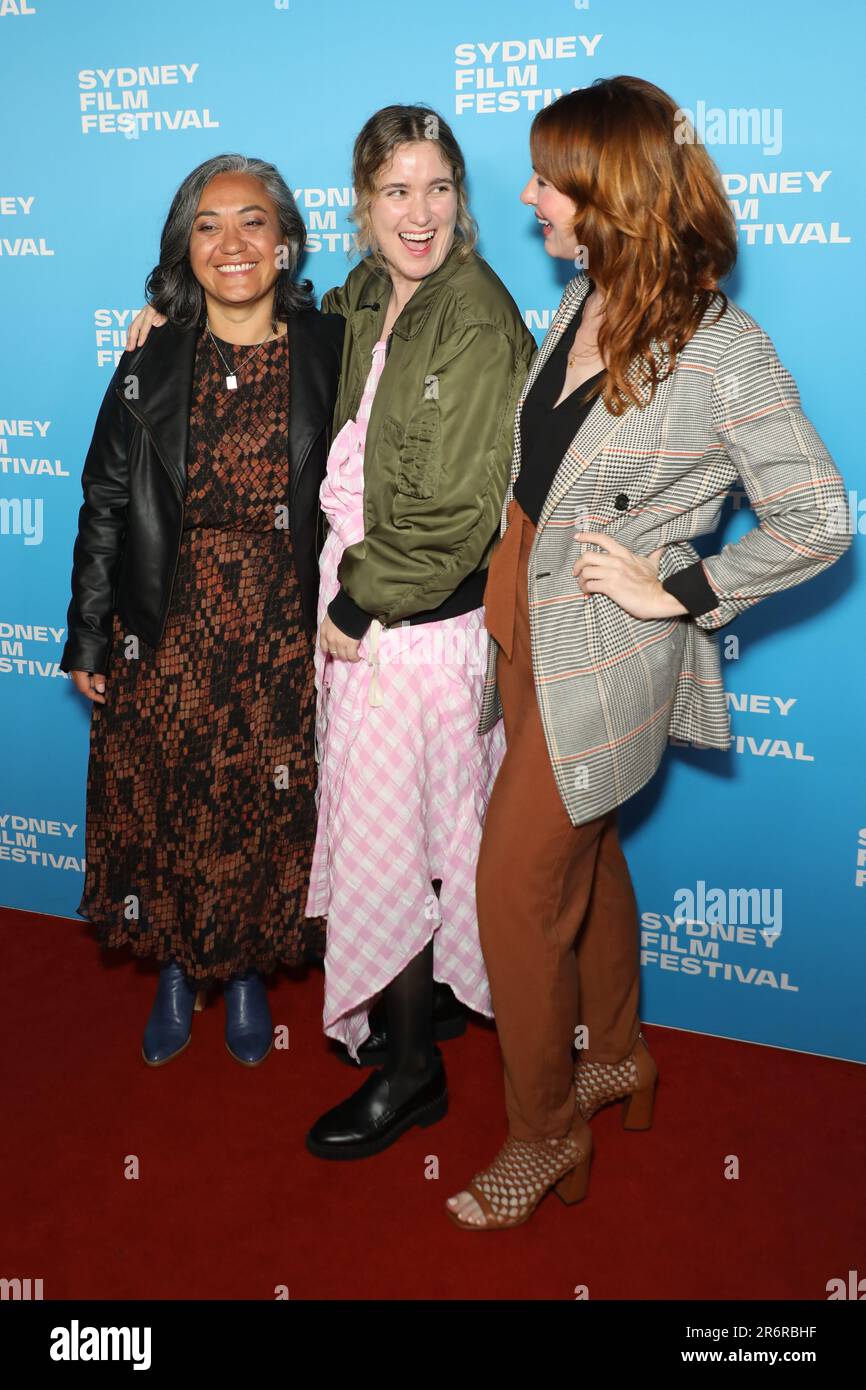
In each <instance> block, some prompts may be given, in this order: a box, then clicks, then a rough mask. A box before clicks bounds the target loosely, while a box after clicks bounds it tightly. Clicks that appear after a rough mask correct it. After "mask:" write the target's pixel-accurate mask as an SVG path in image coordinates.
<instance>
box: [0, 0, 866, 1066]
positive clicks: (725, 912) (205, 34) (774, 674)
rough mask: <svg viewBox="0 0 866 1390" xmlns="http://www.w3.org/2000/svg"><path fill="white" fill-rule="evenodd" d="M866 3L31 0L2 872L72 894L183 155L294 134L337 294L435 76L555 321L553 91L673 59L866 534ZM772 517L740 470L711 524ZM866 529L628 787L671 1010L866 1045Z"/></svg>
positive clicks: (792, 594) (20, 128) (518, 279)
mask: <svg viewBox="0 0 866 1390" xmlns="http://www.w3.org/2000/svg"><path fill="white" fill-rule="evenodd" d="M864 30H866V24H864V7H863V5H862V3H861V0H831V3H825V4H824V5H822V6H820V7H816V6H815V5H814V3H812V0H761V3H760V4H755V3H754V0H728V3H727V4H725V5H699V6H694V5H693V6H684V5H682V4H681V3H680V2H679V0H656V3H654V4H647V2H646V0H590V2H589V3H580V2H579V0H577V2H575V0H535V3H534V4H532V5H527V4H525V3H523V0H495V3H494V0H479V2H478V3H475V4H473V5H471V6H470V5H466V4H465V3H463V0H438V3H437V4H436V5H435V6H433V7H424V8H422V9H419V8H417V7H412V6H407V5H406V4H405V3H396V0H371V3H368V4H367V5H365V6H358V5H355V4H350V3H348V0H330V2H329V3H328V0H321V2H320V3H316V4H313V3H301V0H285V3H284V2H283V0H244V4H243V5H238V4H237V3H229V0H185V3H183V4H178V3H177V0H147V3H142V4H137V5H118V4H117V3H116V0H78V3H76V4H70V3H68V0H0V42H2V52H3V73H4V102H3V115H2V123H3V141H2V156H0V158H2V177H0V282H2V292H3V306H4V312H3V334H2V341H0V354H2V362H0V381H2V386H0V595H2V597H0V717H2V721H3V755H2V769H3V773H2V789H0V902H2V903H3V904H7V905H9V906H12V907H19V908H29V909H33V910H36V911H40V912H48V913H57V914H59V915H61V916H66V917H72V918H74V917H75V909H76V906H77V904H78V901H79V897H80V890H81V882H82V865H83V854H84V789H85V775H86V763H87V724H88V717H89V706H87V705H86V704H85V702H84V700H83V699H81V698H80V697H79V696H78V695H77V693H76V692H75V690H74V689H73V687H72V685H71V683H70V681H69V680H68V679H67V678H66V677H65V676H64V674H63V673H62V672H61V671H60V670H59V668H58V666H57V662H58V660H59V657H60V653H61V649H62V646H63V642H64V640H65V632H64V623H65V614H66V606H67V603H68V598H69V573H70V566H71V554H72V544H73V540H74V536H75V529H76V519H77V513H78V508H79V505H80V501H81V492H80V475H81V466H82V463H83V460H84V455H85V452H86V449H87V445H88V442H89V440H90V435H91V432H92V429H93V423H94V419H95V415H96V411H97V408H98V405H99V402H100V400H101V398H102V394H103V391H104V389H105V385H106V382H107V380H108V377H109V375H110V373H111V371H112V369H113V366H114V363H115V361H116V358H117V356H118V355H119V353H120V352H121V350H122V348H123V344H124V339H125V332H126V324H127V323H128V321H129V319H130V318H131V316H132V314H133V313H134V311H135V310H136V308H137V307H139V306H140V305H141V303H142V302H143V284H144V279H145V276H146V274H147V272H148V270H149V269H150V268H151V266H152V265H153V263H154V261H155V259H156V255H157V247H158V238H159V232H160V229H161V226H162V222H163V219H164V216H165V213H166V211H167V208H168V204H169V201H170V198H171V195H172V194H173V192H174V189H175V188H176V186H177V184H178V182H179V181H180V179H181V178H182V177H183V175H185V174H186V173H187V172H188V171H189V170H190V169H191V168H192V167H193V166H195V165H196V164H198V163H199V162H200V161H201V160H203V159H205V158H206V157H208V156H210V155H213V154H217V153H219V152H221V151H240V152H243V153H246V154H254V155H260V156H263V157H265V158H267V159H270V160H273V161H274V162H275V163H276V164H277V165H278V166H279V167H280V168H281V170H282V171H283V173H284V175H285V176H286V178H287V180H288V182H289V183H290V185H291V187H292V188H293V189H294V190H295V194H296V197H297V200H298V204H299V207H300V209H301V212H302V214H303V216H304V218H305V220H306V222H307V226H308V228H309V232H310V245H309V255H308V257H307V260H306V263H305V266H304V267H303V270H304V273H306V274H307V275H309V276H310V278H311V279H312V280H313V281H314V283H315V286H316V290H317V293H318V294H321V293H323V292H324V291H325V290H326V289H327V288H328V287H329V286H331V285H334V284H338V283H340V282H341V281H342V280H343V279H344V278H345V275H346V273H347V270H348V268H349V263H348V261H347V252H348V249H349V246H350V232H351V227H350V224H349V222H348V220H347V214H348V212H349V210H350V206H351V188H350V154H351V147H352V141H353V138H354V136H355V134H356V132H357V130H358V129H359V128H360V126H361V124H362V123H363V121H364V120H365V119H366V118H367V116H369V115H370V113H371V112H372V111H373V110H375V109H376V108H377V107H378V106H382V105H385V104H387V103H390V102H396V101H399V102H409V101H423V102H427V103H429V104H431V105H432V106H434V107H436V108H438V109H439V110H440V111H441V112H442V113H443V114H444V115H445V116H446V118H447V119H448V120H449V121H451V123H452V125H453V127H454V129H455V132H456V134H457V137H458V139H459V140H460V142H461V144H462V146H463V149H464V152H465V155H466V158H467V163H468V167H469V172H470V195H471V203H472V208H473V211H474V213H475V216H476V218H477V220H478V222H479V224H480V227H481V247H480V249H481V252H482V254H483V255H484V256H485V257H486V258H487V259H488V260H489V261H490V263H491V264H492V265H493V267H494V269H495V270H496V271H497V272H498V274H499V275H500V276H501V277H502V279H503V280H504V281H505V283H506V285H507V286H508V287H509V289H510V290H511V292H512V294H513V295H514V297H515V299H516V300H517V302H518V304H519V306H520V308H521V311H522V312H523V313H524V315H525V317H526V321H527V323H528V324H529V326H530V328H531V329H532V330H533V332H534V333H535V334H536V336H537V338H538V340H539V341H540V340H541V338H542V336H543V333H544V329H545V327H546V325H547V323H548V322H549V320H550V317H551V315H552V313H553V311H554V310H555V308H556V305H557V303H558V301H559V297H560V294H561V289H562V285H563V283H564V281H565V280H566V279H567V278H568V273H569V269H570V268H569V267H567V266H565V267H564V269H563V268H562V265H558V264H555V263H553V262H551V261H550V260H549V259H548V258H547V256H546V255H545V253H544V251H543V249H542V247H541V243H540V240H539V236H538V232H537V228H536V225H535V222H534V220H533V218H532V216H531V213H529V212H528V211H527V209H525V208H523V207H522V205H521V204H520V203H519V202H518V194H519V192H520V190H521V188H522V187H523V184H524V183H525V181H526V179H527V177H528V174H529V157H528V140H527V136H528V130H529V124H530V121H531V119H532V114H533V112H534V111H535V110H537V109H538V107H539V106H540V105H543V104H546V103H548V102H549V101H551V100H553V99H554V98H555V97H556V96H558V95H559V93H560V92H561V91H565V90H570V89H571V88H574V87H579V86H584V85H586V84H587V83H588V82H590V81H592V80H593V79H594V78H595V77H599V76H611V75H614V74H616V73H633V74H637V75H639V76H642V77H645V78H648V79H650V80H651V81H653V82H656V83H658V84H659V85H660V86H662V87H664V88H666V89H667V90H669V91H670V92H671V93H672V94H673V95H674V97H675V98H676V100H677V101H678V103H680V104H681V106H682V107H683V108H684V109H686V110H688V111H689V112H690V113H691V115H692V117H693V119H694V121H695V123H696V127H697V129H698V132H699V134H701V136H702V138H703V139H704V140H705V141H706V143H707V146H708V148H709V151H710V153H711V154H712V155H713V157H714V158H715V159H716V161H717V163H718V164H719V166H720V168H721V170H722V172H723V174H724V175H725V179H726V186H727V190H728V194H729V196H730V198H731V200H732V203H733V206H734V209H735V213H736V216H737V219H738V222H739V227H740V243H741V259H740V263H739V265H738V268H737V270H736V272H735V274H734V276H733V277H732V280H731V283H730V285H729V286H728V288H729V290H730V292H731V293H732V295H733V297H734V298H735V299H737V300H738V301H739V302H740V303H741V304H742V305H743V306H744V307H745V308H746V309H748V310H749V312H751V313H752V314H754V316H755V317H756V318H757V320H758V321H759V322H760V323H761V325H762V326H763V327H765V328H766V329H767V331H768V332H769V333H770V335H771V337H772V338H773V340H774V342H775V344H776V346H777V349H778V351H779V354H780V356H781V358H782V360H783V362H784V363H785V365H786V366H787V367H788V368H789V369H790V370H791V371H792V372H793V374H794V377H795V379H796V380H797V382H798V384H799V386H800V390H801V394H802V397H803V400H804V404H805V408H806V411H807V413H808V414H809V415H810V417H811V419H812V420H813V421H814V423H815V425H816V427H817V429H818V430H819V432H820V434H821V435H822V436H823V438H824V440H825V441H826V443H827V446H828V448H829V449H830V451H831V453H832V455H833V456H834V458H835V459H836V461H837V463H838V466H839V468H840V469H841V471H842V473H843V475H844V477H845V480H846V484H847V487H848V489H849V500H850V510H851V517H852V525H853V526H854V527H856V528H857V529H858V530H859V532H860V534H863V533H864V532H866V471H864V463H863V449H862V427H859V426H857V423H856V421H857V418H858V412H859V407H860V400H859V389H860V388H859V387H857V382H858V381H859V380H860V377H861V374H862V370H863V357H862V353H861V352H860V340H861V337H862V327H861V323H860V321H859V318H858V317H857V316H855V314H854V313H853V312H852V311H853V310H854V308H855V296H856V295H857V294H858V291H859V290H860V288H861V284H862V278H863V273H864V268H866V267H864V258H863V250H862V228H863V196H864V195H863V187H864V178H863V168H862V158H861V149H862V142H863V121H862V114H861V112H860V109H859V108H860V103H861V97H860V96H859V95H858V93H859V92H860V91H861V90H862V87H861V82H860V78H861V65H862V51H863V45H864V39H866V33H864ZM563 264H564V263H563ZM852 391H853V392H854V394H853V396H852ZM861 497H862V498H863V500H862V501H861V500H860V498H861ZM753 524H754V515H753V514H752V512H751V510H750V509H749V507H748V503H747V500H746V499H745V497H744V494H743V493H742V491H738V490H734V491H733V492H732V494H731V498H730V501H729V504H728V508H727V510H726V516H725V525H724V531H723V533H722V535H721V536H720V537H719V538H717V539H714V540H713V541H712V542H711V543H710V544H709V545H706V544H705V545H703V546H702V549H703V552H704V553H711V552H714V551H717V550H718V549H720V548H721V544H722V541H723V540H725V541H726V540H732V539H735V538H736V537H737V536H738V535H739V534H740V533H741V532H742V531H743V530H744V529H745V528H746V527H748V526H751V525H753ZM860 549H861V542H860V540H859V536H858V538H857V541H856V543H855V544H854V545H853V546H852V547H851V549H850V550H849V552H848V553H847V554H846V556H845V557H844V559H843V560H842V561H841V562H840V563H839V564H837V565H836V566H834V567H833V568H832V569H831V570H830V571H829V572H827V573H826V574H825V575H823V576H822V577H820V578H819V579H818V580H816V581H814V582H812V583H811V584H808V585H806V586H804V587H802V588H799V589H794V590H792V591H789V592H788V593H786V594H783V595H780V596H777V597H775V598H771V599H769V600H767V601H766V602H765V603H761V604H760V605H758V607H757V608H756V609H755V610H754V611H753V612H751V613H749V614H746V615H744V616H742V617H740V618H739V619H738V620H737V621H736V622H735V623H734V624H732V625H731V627H729V628H726V629H724V630H723V632H722V633H721V634H720V639H719V640H720V642H721V644H722V651H723V655H724V657H725V661H724V663H723V669H724V673H725V684H726V689H727V691H728V698H729V701H730V704H731V709H732V721H733V728H734V732H735V735H736V744H735V747H734V748H733V749H732V750H731V751H730V752H729V753H727V754H722V753H718V752H709V751H706V750H703V751H701V750H699V749H693V748H683V747H673V746H672V747H671V749H670V751H669V754H668V757H667V759H666V763H665V765H664V768H663V770H662V772H660V774H659V775H658V776H657V778H656V779H655V781H654V782H653V783H652V784H651V786H650V787H648V788H647V789H646V790H645V791H644V792H643V793H642V794H641V795H640V796H639V797H637V798H636V799H635V800H634V801H633V802H631V803H629V805H628V806H627V807H626V808H625V809H624V812H623V829H624V832H625V834H624V839H625V846H626V852H627V854H628V857H629V861H630V864H631V866H632V871H633V874H634V879H635V885H636V888H637V892H638V898H639V904H640V909H641V914H642V933H643V941H642V945H643V951H644V966H643V978H644V1002H643V1016H644V1017H645V1018H646V1019H647V1020H648V1021H649V1022H657V1023H663V1024H668V1025H672V1026H675V1027H680V1028H684V1029H693V1030H698V1031H701V1032H706V1033H715V1034H721V1035H724V1036H729V1037H737V1038H745V1039H751V1040H753V1041H755V1042H761V1043H770V1044H777V1045H780V1046H783V1047H789V1048H796V1049H801V1050H804V1051H808V1052H815V1053H824V1054H828V1055H832V1056H837V1057H846V1058H853V1059H858V1060H861V1061H864V1060H866V1041H864V1035H863V1028H862V1024H861V1019H862V1014H863V1001H862V994H863V984H864V973H866V972H864V961H866V940H864V905H866V799H864V757H863V740H862V709H863V690H864V643H863V637H862V632H863V622H864V616H866V613H864V589H863V582H862V577H860V576H859V575H858V568H859V555H860ZM678 909H679V912H678ZM675 914H678V917H680V918H682V917H685V918H687V919H688V920H686V921H683V920H674V919H675ZM76 920H78V919H76ZM60 929H62V928H60Z"/></svg>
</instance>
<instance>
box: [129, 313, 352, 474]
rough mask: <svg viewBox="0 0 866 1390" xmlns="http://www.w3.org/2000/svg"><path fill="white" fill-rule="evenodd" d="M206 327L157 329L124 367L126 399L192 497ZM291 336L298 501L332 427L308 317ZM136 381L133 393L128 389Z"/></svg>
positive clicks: (295, 322)
mask: <svg viewBox="0 0 866 1390" xmlns="http://www.w3.org/2000/svg"><path fill="white" fill-rule="evenodd" d="M200 326H201V325H200V324H199V325H194V326H193V327H192V328H178V327H176V326H175V325H174V324H172V323H166V324H164V325H163V327H162V328H153V329H151V331H150V334H149V336H148V338H147V341H146V342H145V343H144V344H143V345H142V346H141V347H140V348H136V350H135V351H134V352H132V353H130V354H129V355H128V358H129V360H128V362H126V363H124V364H123V367H122V370H121V374H120V385H119V387H118V388H117V389H118V393H119V395H120V399H121V400H122V401H123V404H124V405H126V406H127V408H128V409H129V410H130V412H131V413H132V415H134V416H135V417H136V419H138V420H139V421H140V423H141V424H142V425H144V427H145V428H146V429H147V431H148V434H149V435H150V437H151V440H152V442H153V447H154V449H155V451H156V453H157V455H158V457H159V459H160V462H161V463H162V465H163V467H164V469H165V470H166V472H167V473H168V475H169V477H170V479H171V481H172V483H173V484H174V487H175V489H176V491H177V492H178V493H179V495H180V497H181V498H183V497H184V496H185V494H186V472H187V452H188V449H189V413H190V407H191V404H192V387H193V375H194V368H195V352H196V343H197V341H198V337H199V332H200ZM288 336H289V364H290V365H289V389H290V393H291V406H290V409H289V446H288V453H289V479H290V493H289V497H290V501H291V499H292V498H293V497H294V495H295V493H296V490H297V486H298V481H299V478H300V474H301V470H302V468H303V465H304V461H305V459H306V457H307V454H308V453H309V449H310V446H311V444H312V443H313V441H314V439H315V438H316V436H317V435H318V434H319V432H320V431H321V429H322V426H323V424H325V425H326V424H328V423H329V407H328V403H327V399H326V382H325V374H324V373H323V372H318V371H317V370H316V367H317V364H318V361H319V354H318V351H317V349H316V345H315V343H314V341H313V335H312V334H311V333H310V331H309V328H308V326H307V322H306V316H305V314H303V313H299V314H298V313H296V314H290V315H289V317H288ZM130 379H132V380H133V381H134V382H135V390H134V393H133V394H132V395H127V391H126V387H127V386H128V384H129V382H130Z"/></svg>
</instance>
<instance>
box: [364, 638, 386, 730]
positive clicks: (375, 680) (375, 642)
mask: <svg viewBox="0 0 866 1390" xmlns="http://www.w3.org/2000/svg"><path fill="white" fill-rule="evenodd" d="M381 631H382V624H381V623H380V622H379V619H378V618H374V619H373V621H372V623H371V624H370V666H371V667H372V670H373V674H372V676H371V678H370V692H369V696H368V699H367V703H368V705H370V706H371V708H373V709H376V708H377V707H378V706H380V705H384V703H385V701H384V699H383V698H382V683H381V681H380V680H379V633H380V632H381Z"/></svg>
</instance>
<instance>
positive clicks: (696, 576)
mask: <svg viewBox="0 0 866 1390" xmlns="http://www.w3.org/2000/svg"><path fill="white" fill-rule="evenodd" d="M662 588H663V589H666V590H667V592H668V593H669V594H673V596H674V598H675V599H679V601H680V603H681V604H682V605H683V607H684V608H687V609H688V610H689V613H690V614H691V616H692V617H693V618H701V617H703V615H704V614H705V613H711V612H712V611H713V609H714V608H718V606H719V595H718V594H717V593H716V591H715V589H714V588H713V586H712V585H711V584H710V582H709V580H708V579H707V576H706V571H705V570H704V567H703V565H702V563H701V561H700V560H698V561H697V563H696V564H694V565H689V566H688V567H687V568H686V569H682V570H677V571H676V572H675V573H674V574H670V575H668V577H667V579H664V580H662Z"/></svg>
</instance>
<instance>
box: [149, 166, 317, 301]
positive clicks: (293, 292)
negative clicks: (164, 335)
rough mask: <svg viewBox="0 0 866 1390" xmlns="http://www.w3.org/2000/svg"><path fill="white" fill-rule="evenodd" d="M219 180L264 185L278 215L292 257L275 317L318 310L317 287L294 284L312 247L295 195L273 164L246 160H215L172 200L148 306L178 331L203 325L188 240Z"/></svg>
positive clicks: (281, 279) (281, 278) (280, 282)
mask: <svg viewBox="0 0 866 1390" xmlns="http://www.w3.org/2000/svg"><path fill="white" fill-rule="evenodd" d="M217 174H252V175H253V177H254V178H257V179H260V180H261V182H262V184H263V185H264V187H265V189H266V191H267V193H268V196H269V197H270V198H271V199H272V201H273V203H274V205H275V207H276V209H277V216H278V217H279V222H280V232H281V234H282V236H283V237H284V238H285V242H286V245H287V247H288V256H287V264H286V266H285V267H284V268H283V269H281V270H280V272H279V275H278V276H277V281H276V286H275V291H274V315H275V317H276V318H278V319H280V318H281V319H285V317H286V315H287V314H290V313H294V312H297V311H298V310H303V309H312V308H314V307H315V298H314V296H313V285H312V282H311V281H310V280H296V279H295V272H296V271H297V268H298V265H299V263H300V260H301V257H302V256H303V253H304V248H305V247H306V244H307V229H306V227H305V226H304V221H303V218H302V217H301V214H300V213H299V212H298V207H297V204H296V202H295V200H294V198H293V197H292V191H291V189H290V188H289V186H288V184H287V183H286V181H285V179H284V178H283V176H282V174H281V173H280V171H279V169H277V167H276V166H275V165H274V164H269V163H268V162H267V160H264V159H253V158H250V157H248V156H247V155H244V154H218V155H214V157H213V158H212V159H206V160H205V161H204V163H203V164H199V166H198V167H197V168H196V169H193V171H192V173H191V174H187V176H186V178H185V179H184V181H183V183H182V184H181V185H180V187H179V188H178V190H177V192H176V193H175V195H174V198H173V199H172V202H171V207H170V208H169V210H168V216H167V218H166V219H165V226H164V227H163V229H162V235H161V237H160V241H159V263H158V264H157V265H155V266H154V268H153V270H152V271H151V272H150V274H149V275H148V277H147V279H146V281H145V284H144V289H145V295H146V296H147V301H148V303H149V304H152V305H153V307H154V309H157V310H158V311H159V313H161V314H165V316H166V318H167V319H169V321H170V322H171V323H173V324H176V325H177V327H178V328H189V327H191V326H192V325H193V324H197V323H199V322H200V321H201V317H202V314H203V312H204V307H205V299H204V292H203V290H202V287H201V285H200V284H199V282H198V280H197V279H196V278H195V276H194V275H193V273H192V267H191V265H190V261H189V239H190V236H191V235H192V229H193V223H194V222H195V215H196V211H197V209H198V205H199V202H200V200H201V195H202V193H203V192H204V189H205V188H206V187H207V185H208V184H209V183H210V181H211V179H213V178H216V176H217Z"/></svg>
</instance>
